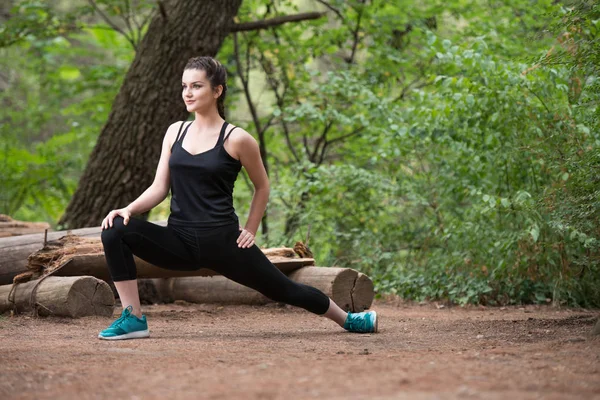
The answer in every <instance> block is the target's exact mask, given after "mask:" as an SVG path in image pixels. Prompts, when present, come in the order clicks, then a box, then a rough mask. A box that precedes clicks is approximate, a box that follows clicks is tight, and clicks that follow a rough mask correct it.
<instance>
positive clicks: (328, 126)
mask: <svg viewBox="0 0 600 400" xmlns="http://www.w3.org/2000/svg"><path fill="white" fill-rule="evenodd" d="M332 126H333V122H328V123H326V124H325V127H324V128H323V133H321V136H319V139H317V143H316V144H315V148H314V150H313V152H312V154H309V155H308V156H309V159H310V161H312V162H316V161H315V159H316V157H317V153H318V152H319V146H320V145H321V143H323V148H325V147H327V132H329V129H331V127H332ZM323 148H322V149H321V154H323ZM319 165H320V163H319Z"/></svg>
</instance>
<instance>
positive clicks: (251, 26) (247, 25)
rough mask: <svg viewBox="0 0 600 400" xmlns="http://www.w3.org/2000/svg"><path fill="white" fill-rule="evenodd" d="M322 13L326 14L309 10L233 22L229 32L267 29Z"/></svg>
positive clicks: (318, 15)
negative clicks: (258, 19) (237, 22)
mask: <svg viewBox="0 0 600 400" xmlns="http://www.w3.org/2000/svg"><path fill="white" fill-rule="evenodd" d="M324 15H326V13H324V12H310V13H301V14H293V15H282V16H281V17H274V18H269V19H263V20H260V21H252V22H240V23H239V24H234V25H233V26H232V27H231V32H242V31H257V30H260V29H267V28H271V27H273V26H279V25H283V24H286V23H288V22H299V21H307V20H311V19H319V18H321V17H322V16H324Z"/></svg>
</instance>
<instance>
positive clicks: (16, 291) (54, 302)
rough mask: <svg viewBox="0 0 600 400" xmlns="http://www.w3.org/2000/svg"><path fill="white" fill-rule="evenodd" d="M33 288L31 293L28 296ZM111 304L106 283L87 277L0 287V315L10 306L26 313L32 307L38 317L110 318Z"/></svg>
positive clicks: (52, 279)
mask: <svg viewBox="0 0 600 400" xmlns="http://www.w3.org/2000/svg"><path fill="white" fill-rule="evenodd" d="M36 286H37V287H36ZM34 289H35V293H34V295H33V297H32V291H33V290H34ZM11 292H12V293H11ZM32 299H33V304H32V302H31V301H32ZM114 305H115V297H114V296H113V293H112V290H111V289H110V287H109V286H108V284H107V283H106V282H104V281H101V280H100V279H96V278H94V277H91V276H74V277H67V278H62V277H61V278H59V277H54V276H51V277H48V278H46V279H44V280H43V281H41V282H39V285H38V281H30V282H25V283H20V284H18V285H15V287H13V285H4V286H0V313H3V312H5V311H8V310H11V309H12V308H13V307H16V310H17V312H23V311H29V310H31V309H32V306H33V307H36V308H37V312H38V314H39V315H42V316H46V315H55V316H62V317H71V318H78V317H84V316H88V315H101V316H106V317H110V316H112V314H113V308H114Z"/></svg>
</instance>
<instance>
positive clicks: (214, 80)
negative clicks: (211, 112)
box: [184, 56, 227, 119]
mask: <svg viewBox="0 0 600 400" xmlns="http://www.w3.org/2000/svg"><path fill="white" fill-rule="evenodd" d="M184 69H198V70H200V71H204V72H205V73H206V77H207V78H208V81H209V82H210V86H211V87H212V88H213V90H214V89H215V88H216V87H217V86H219V85H221V86H223V92H222V93H221V95H220V96H219V98H218V99H217V111H218V112H219V115H220V116H221V118H223V119H225V95H226V94H227V70H226V69H225V67H224V66H223V65H222V64H221V63H220V62H218V61H217V60H215V59H214V58H212V57H208V56H201V57H192V58H190V59H189V60H188V62H187V64H186V65H185V68H184Z"/></svg>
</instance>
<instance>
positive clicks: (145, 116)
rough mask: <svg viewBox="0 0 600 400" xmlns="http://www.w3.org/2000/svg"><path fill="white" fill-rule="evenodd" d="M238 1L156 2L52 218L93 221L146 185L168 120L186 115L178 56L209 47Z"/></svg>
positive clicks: (70, 223) (215, 44) (72, 223)
mask: <svg viewBox="0 0 600 400" xmlns="http://www.w3.org/2000/svg"><path fill="white" fill-rule="evenodd" d="M241 2H242V1H241V0H204V1H197V0H170V1H164V2H162V3H161V4H162V5H161V10H160V11H161V12H159V13H157V14H156V15H155V17H154V18H153V19H152V21H151V22H150V25H149V28H148V32H147V33H146V35H145V36H144V38H143V39H142V41H141V43H140V45H139V48H138V51H137V52H136V55H135V58H134V60H133V63H132V64H131V67H130V68H129V71H128V72H127V75H126V77H125V80H124V82H123V85H122V86H121V89H120V90H119V93H118V95H117V97H116V98H115V101H114V103H113V107H112V111H111V113H110V115H109V117H108V121H107V122H106V125H105V126H104V128H103V129H102V132H101V133H100V136H99V137H98V141H97V143H96V146H95V148H94V150H93V151H92V154H91V155H90V159H89V161H88V163H87V166H86V168H85V171H84V173H83V175H82V177H81V179H80V181H79V185H78V186H77V190H76V191H75V194H74V195H73V198H72V199H71V202H70V203H69V206H68V207H67V210H66V212H65V214H64V215H63V216H62V218H61V220H60V221H59V224H60V225H62V226H63V227H66V228H81V227H86V226H94V225H98V224H99V223H100V221H101V220H102V218H104V216H105V215H106V214H107V213H108V211H110V210H111V209H114V208H120V207H125V206H126V205H127V204H128V203H130V202H131V201H133V200H134V199H136V198H137V197H138V196H139V195H140V194H141V193H142V192H143V191H144V190H145V189H146V188H147V187H148V186H150V184H151V183H152V181H153V178H154V173H155V171H156V166H157V164H158V159H159V156H160V151H161V143H162V139H163V137H164V134H165V132H166V130H167V128H168V126H169V125H170V124H171V123H173V122H175V121H178V120H185V119H187V117H188V115H189V114H188V112H187V111H186V109H185V107H184V104H183V102H182V100H181V74H182V72H183V68H184V66H185V63H186V62H187V60H188V59H189V58H190V57H193V56H198V55H210V56H214V55H215V54H217V51H218V50H219V47H220V46H221V44H222V42H223V40H224V38H225V37H226V36H227V35H228V34H229V31H230V28H231V26H232V23H233V22H232V21H233V17H234V16H235V15H236V14H237V12H238V9H239V7H240V4H241Z"/></svg>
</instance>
